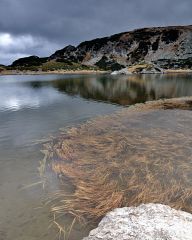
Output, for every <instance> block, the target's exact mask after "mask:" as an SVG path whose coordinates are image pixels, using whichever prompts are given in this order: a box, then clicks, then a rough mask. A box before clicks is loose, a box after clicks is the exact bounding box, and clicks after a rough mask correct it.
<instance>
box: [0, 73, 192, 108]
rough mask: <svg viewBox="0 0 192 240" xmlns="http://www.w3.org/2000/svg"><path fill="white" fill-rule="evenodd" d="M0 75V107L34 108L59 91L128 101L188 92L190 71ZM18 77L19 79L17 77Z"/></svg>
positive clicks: (191, 81) (191, 83) (191, 82)
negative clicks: (141, 73) (130, 73)
mask: <svg viewBox="0 0 192 240" xmlns="http://www.w3.org/2000/svg"><path fill="white" fill-rule="evenodd" d="M6 78H7V79H4V81H2V80H1V79H0V81H1V82H0V86H1V88H0V96H1V101H0V109H9V108H10V109H15V110H18V109H21V108H25V107H28V108H35V107H36V108H37V107H40V106H42V105H44V104H47V103H48V104H50V103H52V102H57V101H58V100H61V95H62V93H65V94H67V95H69V96H79V97H81V98H84V99H88V100H95V101H103V102H109V103H114V104H120V105H131V104H135V103H138V102H145V101H147V100H157V99H160V98H173V97H181V96H190V95H192V75H190V74H186V75H139V76H138V75H132V76H110V75H86V76H82V75H81V76H80V75H72V76H68V75H66V76H62V75H53V76H50V75H46V76H36V77H35V76H26V77H23V76H22V77H21V78H20V76H17V78H16V79H14V77H13V76H11V77H10V78H9V77H6ZM18 79H19V81H18Z"/></svg>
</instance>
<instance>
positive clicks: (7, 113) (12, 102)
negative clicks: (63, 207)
mask: <svg viewBox="0 0 192 240" xmlns="http://www.w3.org/2000/svg"><path fill="white" fill-rule="evenodd" d="M181 96H192V75H190V74H187V75H183V74H182V75H181V74H180V75H143V76H110V75H84V76H82V75H43V76H40V75H36V76H0V240H12V239H14V240H26V239H27V240H40V239H41V240H45V239H46V240H53V239H55V236H56V231H55V230H54V229H53V228H49V226H50V222H51V219H52V218H51V215H50V213H49V208H48V207H45V206H44V202H45V199H46V198H47V196H48V194H49V191H54V183H53V184H52V186H51V189H49V191H48V190H46V191H45V190H43V189H42V186H41V185H37V186H33V187H27V188H23V187H24V186H26V185H30V184H32V183H36V182H38V181H40V178H39V173H38V170H37V168H38V166H39V161H40V160H41V159H42V158H43V155H42V153H41V152H40V149H41V147H40V146H39V145H35V144H34V142H36V141H37V140H39V139H42V138H47V137H49V136H50V135H56V134H57V133H58V132H59V129H60V128H66V127H70V126H74V125H77V124H79V123H83V122H85V121H86V120H88V119H91V118H93V117H96V116H98V115H103V114H110V113H113V112H114V111H116V110H118V109H121V108H123V107H127V106H128V105H132V104H135V103H139V102H145V101H147V100H156V99H160V98H172V97H181ZM55 184H57V183H55ZM77 235H78V239H81V236H84V235H85V232H84V231H83V230H80V231H79V232H77ZM74 239H75V238H74ZM76 239H77V238H76Z"/></svg>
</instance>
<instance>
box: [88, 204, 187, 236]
mask: <svg viewBox="0 0 192 240" xmlns="http://www.w3.org/2000/svg"><path fill="white" fill-rule="evenodd" d="M117 239H120V240H192V214H190V213H186V212H183V211H177V210H175V209H172V208H170V207H168V206H165V205H161V204H142V205H140V206H139V207H128V208H127V207H125V208H118V209H115V210H114V211H112V212H110V213H108V214H107V215H106V216H105V217H104V218H103V220H102V221H101V222H100V224H99V226H98V227H97V228H96V229H94V230H92V231H91V232H90V234H89V236H88V237H86V238H84V240H117Z"/></svg>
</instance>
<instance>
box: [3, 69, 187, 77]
mask: <svg viewBox="0 0 192 240" xmlns="http://www.w3.org/2000/svg"><path fill="white" fill-rule="evenodd" d="M106 73H111V71H104V70H103V71H102V70H54V71H18V70H4V71H2V72H0V76H3V75H47V74H85V75H86V74H106ZM174 73H177V74H178V73H179V74H182V73H183V74H186V73H192V69H165V70H164V72H163V73H160V74H174ZM133 74H134V73H133ZM142 74H144V73H142ZM151 74H155V73H151Z"/></svg>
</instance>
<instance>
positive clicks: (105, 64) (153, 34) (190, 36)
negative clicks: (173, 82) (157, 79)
mask: <svg viewBox="0 0 192 240" xmlns="http://www.w3.org/2000/svg"><path fill="white" fill-rule="evenodd" d="M49 59H50V60H56V61H57V60H66V61H73V62H78V63H82V64H85V65H91V66H99V67H100V68H103V69H106V70H109V69H110V70H113V71H114V70H120V69H121V68H125V67H126V66H130V65H134V64H138V63H140V62H151V63H153V64H156V65H157V66H159V67H162V68H175V69H177V68H192V25H190V26H178V27H159V28H144V29H138V30H135V31H131V32H125V33H120V34H116V35H113V36H110V37H104V38H98V39H94V40H91V41H86V42H83V43H81V44H80V45H78V46H77V47H74V46H67V47H65V48H64V49H62V50H59V51H57V52H55V53H54V54H53V55H51V56H50V58H49Z"/></svg>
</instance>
